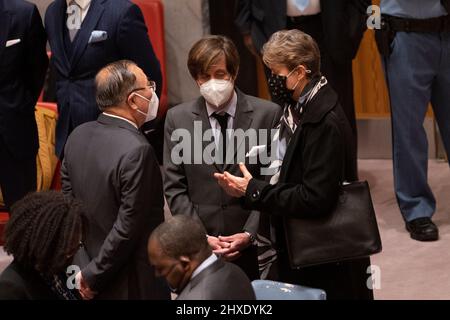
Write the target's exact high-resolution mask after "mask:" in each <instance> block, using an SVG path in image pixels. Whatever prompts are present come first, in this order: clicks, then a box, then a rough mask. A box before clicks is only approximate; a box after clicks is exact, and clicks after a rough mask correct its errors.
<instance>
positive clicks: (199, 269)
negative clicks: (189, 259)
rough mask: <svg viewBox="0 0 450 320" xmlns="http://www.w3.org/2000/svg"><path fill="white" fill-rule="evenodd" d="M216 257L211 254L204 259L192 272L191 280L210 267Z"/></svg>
mask: <svg viewBox="0 0 450 320" xmlns="http://www.w3.org/2000/svg"><path fill="white" fill-rule="evenodd" d="M217 259H218V258H217V256H216V255H215V254H214V253H213V254H211V255H210V256H209V257H208V258H207V259H205V260H204V261H203V262H202V263H201V264H200V265H199V266H198V267H197V269H195V270H194V272H193V273H192V276H191V280H192V279H194V277H195V276H197V275H198V274H199V273H200V272H202V271H203V270H205V269H206V268H208V267H209V266H210V265H212V264H213V263H214V262H216V260H217Z"/></svg>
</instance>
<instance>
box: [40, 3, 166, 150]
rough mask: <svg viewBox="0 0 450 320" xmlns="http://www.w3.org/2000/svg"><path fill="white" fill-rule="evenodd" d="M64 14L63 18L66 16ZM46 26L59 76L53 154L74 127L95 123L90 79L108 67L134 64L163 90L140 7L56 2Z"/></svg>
mask: <svg viewBox="0 0 450 320" xmlns="http://www.w3.org/2000/svg"><path fill="white" fill-rule="evenodd" d="M66 12H67V14H66ZM45 27H46V30H47V33H48V38H49V42H50V47H51V49H52V61H53V63H54V66H55V69H56V71H57V80H56V98H57V101H58V112H59V118H58V124H57V127H56V154H57V155H58V156H59V157H61V156H62V152H63V150H64V144H65V143H66V140H67V137H68V136H69V134H70V133H71V132H72V130H73V129H75V128H76V127H77V126H78V125H80V124H82V123H84V122H88V121H93V120H95V119H97V117H98V114H99V110H98V108H97V105H96V103H95V92H94V88H95V86H94V77H95V75H96V73H97V72H98V71H99V70H100V69H101V68H102V67H103V66H105V65H107V64H108V63H110V62H113V61H117V60H120V59H128V60H131V61H134V62H136V63H137V64H138V66H139V67H140V68H142V70H144V72H145V74H146V75H147V77H148V78H150V79H153V80H154V81H155V82H156V87H157V93H159V92H160V90H161V70H160V65H159V61H158V60H157V58H156V56H155V53H154V52H153V48H152V45H151V43H150V40H149V38H148V35H147V27H146V25H145V22H144V18H143V16H142V13H141V10H140V9H139V7H138V6H136V5H135V4H133V3H131V2H130V1H126V0H91V1H89V0H56V1H55V2H53V3H52V4H50V6H49V7H48V9H47V13H46V14H45Z"/></svg>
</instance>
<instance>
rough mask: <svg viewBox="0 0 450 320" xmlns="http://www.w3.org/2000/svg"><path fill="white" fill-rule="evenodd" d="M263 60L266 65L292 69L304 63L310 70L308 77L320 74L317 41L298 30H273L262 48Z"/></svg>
mask: <svg viewBox="0 0 450 320" xmlns="http://www.w3.org/2000/svg"><path fill="white" fill-rule="evenodd" d="M262 53H263V61H264V63H265V64H266V65H267V66H269V67H270V66H274V65H282V66H285V67H287V68H288V69H289V70H293V69H295V68H296V67H298V66H299V65H304V66H305V67H306V69H307V70H311V73H309V74H308V76H309V77H313V76H315V75H320V51H319V47H318V46H317V43H316V42H315V41H314V39H313V38H312V37H311V36H310V35H309V34H306V33H304V32H302V31H300V30H297V29H292V30H281V31H278V32H275V33H274V34H273V35H272V36H271V37H270V39H269V41H267V43H266V44H264V46H263V48H262Z"/></svg>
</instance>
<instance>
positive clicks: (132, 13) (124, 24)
mask: <svg viewBox="0 0 450 320" xmlns="http://www.w3.org/2000/svg"><path fill="white" fill-rule="evenodd" d="M118 30H119V31H118V35H117V45H118V47H119V50H120V52H121V55H122V58H123V59H128V60H131V61H134V62H135V63H136V64H137V65H138V66H139V67H140V68H142V70H144V72H145V74H146V75H147V77H148V78H150V79H151V80H153V81H155V82H156V94H157V95H158V96H160V95H161V89H162V75H161V67H160V64H159V61H158V58H157V57H156V55H155V52H154V51H153V46H152V44H151V42H150V39H149V37H148V33H147V26H146V25H145V21H144V17H143V15H142V12H141V9H139V7H138V6H137V5H135V4H133V5H131V6H130V8H129V9H128V10H127V12H126V13H125V14H124V16H123V17H122V19H121V21H120V24H119V29H118Z"/></svg>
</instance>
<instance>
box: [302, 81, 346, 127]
mask: <svg viewBox="0 0 450 320" xmlns="http://www.w3.org/2000/svg"><path fill="white" fill-rule="evenodd" d="M337 102H338V96H337V94H336V92H334V90H333V89H332V88H331V87H330V85H328V84H327V85H325V86H324V87H323V88H321V89H320V90H319V92H318V93H317V94H316V95H315V96H314V98H313V99H312V100H311V101H310V102H309V103H308V104H307V105H305V107H304V112H303V115H302V118H301V123H302V124H307V123H318V122H320V121H321V120H322V119H323V118H324V117H325V115H326V114H327V113H328V112H330V111H331V110H332V109H333V108H334V107H335V106H336V104H337Z"/></svg>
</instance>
